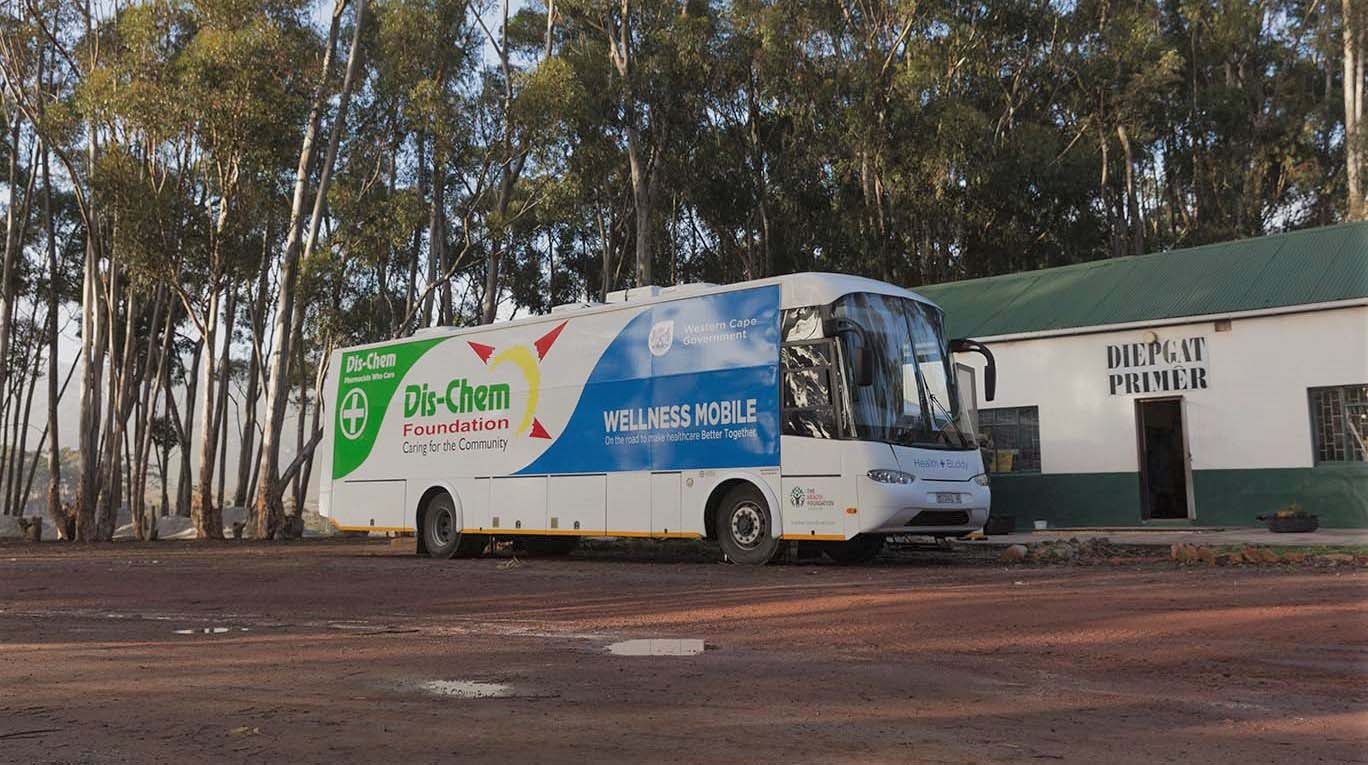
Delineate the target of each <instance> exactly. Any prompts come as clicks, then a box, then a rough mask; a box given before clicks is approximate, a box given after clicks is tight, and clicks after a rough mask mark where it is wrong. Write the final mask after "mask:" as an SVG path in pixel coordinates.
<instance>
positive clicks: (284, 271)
mask: <svg viewBox="0 0 1368 765" xmlns="http://www.w3.org/2000/svg"><path fill="white" fill-rule="evenodd" d="M344 1H345V0H337V3H338V5H337V6H336V9H335V10H334V13H333V25H332V29H331V30H330V32H329V50H331V49H332V47H334V43H335V42H336V39H337V24H338V20H339V19H340V17H341V9H342V7H343V3H344ZM365 16H366V0H357V5H356V23H355V24H354V25H353V27H352V40H351V48H350V55H349V56H348V59H347V73H346V76H345V77H343V81H342V93H341V95H340V98H339V102H338V107H337V117H336V119H335V120H334V121H333V133H332V139H331V141H330V143H329V146H328V152H327V156H326V157H325V158H324V161H323V167H322V170H321V176H320V178H319V182H318V190H317V191H316V192H315V199H314V221H312V222H311V224H310V231H311V232H312V231H315V230H316V229H317V219H318V218H319V217H320V216H321V210H322V205H323V200H324V199H326V197H327V195H328V182H329V180H330V179H331V177H332V167H331V165H332V163H333V161H334V160H335V158H336V155H337V143H338V141H339V140H340V136H341V131H342V129H343V127H344V126H345V124H346V120H347V107H348V104H349V103H350V102H351V94H352V88H353V87H354V86H355V83H356V72H357V70H358V69H359V64H360V59H361V34H362V28H363V27H364V26H365V24H364V22H365ZM330 68H331V62H330V61H326V62H325V64H324V72H325V78H324V84H323V85H320V87H319V91H318V94H317V96H316V98H315V103H314V109H313V111H312V112H311V113H310V119H309V125H308V127H307V128H306V130H305V133H304V144H303V147H302V148H301V150H300V153H299V167H298V169H297V171H296V174H295V189H294V198H293V202H292V205H291V209H290V229H289V233H288V234H287V236H286V241H285V254H284V256H283V258H282V262H281V268H280V298H279V300H278V301H277V303H276V316H275V333H274V341H275V343H274V345H273V346H272V348H271V363H270V366H269V369H270V374H269V376H268V377H267V385H266V422H265V428H264V430H263V432H262V437H261V465H260V467H259V468H258V471H259V472H258V476H257V481H258V482H259V486H258V488H257V500H256V507H255V509H256V512H255V516H256V536H257V538H259V539H273V538H275V535H276V532H277V531H279V530H280V525H281V522H282V521H283V520H284V507H283V506H282V504H281V492H282V486H281V480H280V445H281V435H282V432H283V430H284V425H285V405H286V403H287V402H288V400H289V395H290V376H289V367H290V364H289V361H290V343H291V340H292V337H291V335H292V334H293V332H294V326H295V299H294V298H295V295H294V293H295V287H296V284H295V282H296V281H297V273H298V270H299V261H300V258H301V255H302V257H308V254H309V252H308V250H309V248H310V247H311V246H312V240H313V237H312V236H310V237H309V242H308V243H307V244H302V242H301V240H302V238H303V227H304V225H303V224H304V217H303V216H304V198H305V190H306V187H307V185H308V175H309V169H310V167H312V165H313V159H314V154H315V146H314V138H315V135H316V134H317V131H318V119H319V113H320V112H321V108H322V101H323V95H324V93H326V90H327V88H326V81H327V76H326V73H327V72H328V71H329V70H330Z"/></svg>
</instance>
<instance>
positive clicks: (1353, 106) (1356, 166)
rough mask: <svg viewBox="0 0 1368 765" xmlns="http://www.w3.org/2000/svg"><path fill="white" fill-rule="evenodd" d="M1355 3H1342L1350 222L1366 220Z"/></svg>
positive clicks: (1343, 0) (1359, 41)
mask: <svg viewBox="0 0 1368 765" xmlns="http://www.w3.org/2000/svg"><path fill="white" fill-rule="evenodd" d="M1354 5H1355V4H1354V2H1353V0H1341V7H1342V11H1343V29H1342V32H1341V35H1342V38H1343V44H1344V167H1345V174H1346V180H1347V181H1348V185H1349V216H1348V217H1349V220H1359V219H1360V218H1362V217H1363V186H1362V185H1361V183H1362V182H1361V179H1360V176H1361V173H1362V162H1363V152H1362V136H1361V135H1360V131H1361V130H1362V126H1361V125H1360V124H1359V117H1360V116H1361V115H1362V114H1363V106H1362V104H1361V103H1360V100H1361V98H1362V95H1363V63H1362V61H1361V60H1360V59H1361V57H1362V50H1361V44H1362V35H1361V34H1360V32H1359V17H1358V14H1357V12H1356V11H1357V9H1356V8H1355V7H1354Z"/></svg>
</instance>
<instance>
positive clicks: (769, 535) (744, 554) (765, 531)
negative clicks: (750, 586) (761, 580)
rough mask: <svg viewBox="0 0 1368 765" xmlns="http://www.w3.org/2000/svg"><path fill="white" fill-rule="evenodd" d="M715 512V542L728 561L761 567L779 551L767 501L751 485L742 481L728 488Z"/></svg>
mask: <svg viewBox="0 0 1368 765" xmlns="http://www.w3.org/2000/svg"><path fill="white" fill-rule="evenodd" d="M716 512H717V515H716V517H715V519H714V520H715V521H716V528H717V541H718V543H719V544H720V545H721V546H722V552H723V553H725V554H726V556H727V560H729V561H731V562H732V563H740V564H742V565H747V566H763V565H765V564H766V563H769V562H770V560H771V559H772V558H774V554H775V553H777V552H778V551H779V540H778V539H777V538H776V537H775V536H774V523H773V520H772V519H771V516H770V509H769V503H768V502H766V501H765V495H763V494H761V493H760V490H759V489H757V488H755V487H754V486H753V485H751V484H748V483H743V484H740V485H738V486H736V487H735V488H734V489H732V490H731V491H728V492H727V495H726V496H725V497H723V498H722V502H721V503H719V504H718V506H717V511H716Z"/></svg>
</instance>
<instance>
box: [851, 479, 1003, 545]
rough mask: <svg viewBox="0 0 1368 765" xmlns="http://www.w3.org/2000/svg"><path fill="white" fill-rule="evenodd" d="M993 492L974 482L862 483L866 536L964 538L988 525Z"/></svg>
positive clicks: (862, 512) (862, 513)
mask: <svg viewBox="0 0 1368 765" xmlns="http://www.w3.org/2000/svg"><path fill="white" fill-rule="evenodd" d="M990 498H991V491H990V490H989V488H988V487H987V486H980V485H978V484H977V483H974V482H973V481H926V480H918V481H915V482H913V483H911V484H885V483H879V482H877V481H873V480H870V479H868V478H866V479H863V480H861V482H860V514H861V515H862V516H864V518H865V519H866V521H867V523H869V524H870V526H869V527H866V528H865V529H863V533H866V534H910V535H922V536H962V535H964V534H969V533H971V532H974V531H977V530H979V529H981V528H983V525H984V524H985V523H987V522H988V507H989V501H990Z"/></svg>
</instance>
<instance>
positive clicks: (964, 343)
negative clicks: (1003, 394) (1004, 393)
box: [950, 338, 997, 401]
mask: <svg viewBox="0 0 1368 765" xmlns="http://www.w3.org/2000/svg"><path fill="white" fill-rule="evenodd" d="M950 352H951V353H977V354H980V355H981V356H983V358H984V361H986V362H987V364H986V365H984V367H983V400H984V401H992V400H993V399H994V398H996V397H997V361H996V360H995V359H994V358H993V352H992V351H990V350H988V346H986V345H984V344H983V343H980V342H979V341H977V340H969V339H967V338H960V339H959V340H951V341H950Z"/></svg>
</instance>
